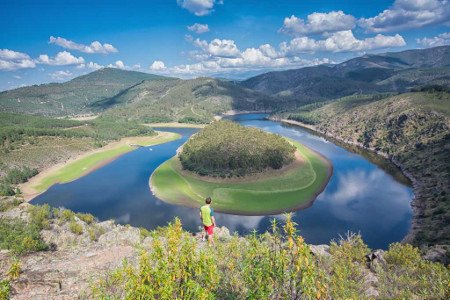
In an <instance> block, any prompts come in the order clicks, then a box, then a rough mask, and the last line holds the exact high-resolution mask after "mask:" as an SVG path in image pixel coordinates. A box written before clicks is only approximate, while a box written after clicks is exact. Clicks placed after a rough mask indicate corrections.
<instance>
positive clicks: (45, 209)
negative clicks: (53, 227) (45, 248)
mask: <svg viewBox="0 0 450 300" xmlns="http://www.w3.org/2000/svg"><path fill="white" fill-rule="evenodd" d="M28 212H29V213H30V217H31V223H32V224H33V225H35V226H36V227H37V228H39V230H42V229H48V228H49V227H50V219H51V218H52V217H53V211H52V209H51V208H50V206H49V205H48V204H44V205H33V206H31V207H30V208H29V210H28Z"/></svg>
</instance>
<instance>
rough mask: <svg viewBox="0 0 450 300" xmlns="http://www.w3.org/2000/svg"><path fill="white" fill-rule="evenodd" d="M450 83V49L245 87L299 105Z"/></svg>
mask: <svg viewBox="0 0 450 300" xmlns="http://www.w3.org/2000/svg"><path fill="white" fill-rule="evenodd" d="M449 81H450V46H442V47H435V48H430V49H418V50H408V51H403V52H389V53H384V54H377V55H373V54H372V55H364V56H361V57H357V58H354V59H351V60H348V61H345V62H343V63H340V64H337V65H321V66H315V67H307V68H301V69H295V70H287V71H279V72H269V73H265V74H262V75H259V76H255V77H252V78H249V79H248V80H245V81H243V82H242V83H241V85H242V86H244V87H247V88H250V89H254V90H256V91H260V92H263V93H267V94H270V95H279V96H282V97H287V98H289V100H291V101H294V102H296V103H299V104H302V103H303V104H304V103H305V102H306V103H308V102H316V101H323V100H327V99H333V98H339V97H343V96H348V95H352V94H356V93H359V94H370V93H374V92H381V93H382V92H405V91H408V90H410V89H411V88H414V87H417V86H421V85H426V84H442V83H445V84H448V83H449Z"/></svg>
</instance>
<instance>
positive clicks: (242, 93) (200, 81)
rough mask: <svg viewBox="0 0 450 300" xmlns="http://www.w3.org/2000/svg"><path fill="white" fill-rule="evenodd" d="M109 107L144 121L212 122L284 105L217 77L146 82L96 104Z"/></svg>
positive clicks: (109, 113)
mask: <svg viewBox="0 0 450 300" xmlns="http://www.w3.org/2000/svg"><path fill="white" fill-rule="evenodd" d="M94 105H96V106H103V105H106V106H109V107H112V106H114V108H112V109H109V110H107V111H106V112H105V113H104V115H106V116H111V117H114V118H118V119H127V120H130V119H132V120H140V121H144V122H167V121H178V122H184V123H186V122H189V123H209V122H210V121H211V120H213V117H214V116H215V115H218V114H220V113H223V112H225V111H228V110H232V109H236V110H271V109H274V108H277V107H278V108H282V107H283V106H284V103H283V102H282V101H280V99H278V98H276V97H273V96H269V95H265V94H262V93H260V92H257V91H253V90H250V89H246V88H243V87H241V86H239V85H237V84H235V83H232V82H228V81H222V80H218V79H213V78H207V77H202V78H197V79H191V80H181V79H178V80H171V81H168V80H165V81H161V80H159V81H155V80H153V81H144V82H142V83H141V84H139V85H136V86H134V87H132V88H130V89H129V90H127V91H126V93H123V94H120V95H118V96H116V97H113V98H110V99H108V100H106V101H100V102H98V103H95V104H94Z"/></svg>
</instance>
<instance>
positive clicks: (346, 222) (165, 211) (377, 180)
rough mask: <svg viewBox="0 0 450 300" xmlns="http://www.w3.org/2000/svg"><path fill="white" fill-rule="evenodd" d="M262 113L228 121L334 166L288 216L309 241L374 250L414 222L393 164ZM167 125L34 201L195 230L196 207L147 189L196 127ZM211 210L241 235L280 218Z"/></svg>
mask: <svg viewBox="0 0 450 300" xmlns="http://www.w3.org/2000/svg"><path fill="white" fill-rule="evenodd" d="M264 116H265V115H260V114H252V115H239V116H235V117H233V119H234V120H235V121H237V122H239V123H241V124H243V125H246V126H254V127H258V128H261V129H264V130H266V131H269V132H273V133H278V134H281V135H283V136H287V137H290V138H292V139H294V140H297V141H299V142H301V143H303V144H305V145H307V146H309V147H311V148H312V149H314V150H316V151H318V152H320V153H321V154H323V155H324V156H325V157H327V158H328V159H329V160H330V161H331V162H332V164H333V168H334V170H333V176H332V177H331V179H330V182H329V183H328V185H327V187H326V188H325V190H324V191H323V192H322V193H321V194H320V195H319V196H318V197H317V199H316V200H315V201H314V203H313V204H312V205H311V206H310V207H308V208H306V209H303V210H299V211H296V212H294V216H293V219H294V221H295V222H297V223H298V224H299V229H300V233H301V234H302V235H303V237H304V238H305V240H306V241H307V242H309V243H312V244H322V243H328V242H329V241H330V240H332V239H338V238H339V236H345V234H346V233H347V232H349V231H350V232H356V233H361V234H362V236H363V238H364V240H365V241H366V243H367V244H368V245H369V246H370V247H372V248H386V247H387V246H388V245H389V244H390V243H392V242H395V241H400V240H401V239H402V238H403V237H404V236H405V235H406V233H407V231H408V229H409V226H410V224H411V216H412V211H411V206H410V201H411V199H412V197H413V193H412V189H411V187H410V186H409V185H408V184H405V183H404V182H405V180H404V178H401V176H398V174H395V172H394V173H393V172H392V169H395V168H393V166H392V165H388V164H387V163H386V162H385V161H382V160H381V162H382V163H377V164H375V163H373V162H371V161H370V160H369V159H366V158H365V157H364V156H361V155H359V154H355V153H352V152H350V151H348V150H346V149H344V148H342V147H340V146H337V145H335V144H334V143H332V142H331V141H328V140H327V139H325V138H323V137H320V136H317V135H315V134H312V133H311V132H308V131H307V130H305V129H302V128H300V127H293V126H286V125H282V124H281V123H278V122H273V121H269V120H263V119H262V118H263V117H264ZM164 130H166V131H172V132H177V133H180V134H182V136H183V137H182V138H181V139H179V140H176V141H173V142H170V143H167V144H162V145H157V146H151V147H143V148H138V149H136V150H134V151H132V152H130V153H127V154H125V155H123V156H121V157H119V158H118V159H116V160H114V161H113V162H111V163H109V164H107V165H106V166H104V167H102V168H100V169H97V170H96V171H94V172H92V173H90V174H88V175H86V176H84V177H82V178H80V179H77V180H75V181H73V182H70V183H66V184H56V185H54V186H52V187H51V188H50V189H49V190H47V191H46V192H45V193H43V194H41V195H40V196H38V197H36V198H35V199H33V201H32V203H33V204H43V203H48V204H50V205H52V206H55V207H66V208H69V209H71V210H74V211H77V212H88V213H92V214H93V215H95V216H96V217H97V218H99V219H100V220H107V219H114V220H116V221H117V222H119V223H123V224H131V225H133V226H143V227H146V228H148V229H154V228H156V227H158V226H163V225H166V224H167V223H168V222H169V221H171V220H173V218H174V217H176V216H177V217H179V218H180V219H181V220H182V222H183V226H184V228H185V229H186V230H190V231H195V230H198V227H199V225H200V223H199V218H198V211H197V209H192V208H187V207H183V206H176V205H170V204H167V203H165V202H162V201H160V200H159V199H158V198H156V197H155V196H153V195H152V194H151V192H150V189H149V185H148V181H149V177H150V175H151V174H152V173H153V171H154V170H155V169H156V168H157V167H158V166H159V165H160V164H161V163H162V162H164V161H166V160H167V159H169V158H170V157H172V156H173V155H175V153H176V149H177V148H178V147H179V146H181V145H182V144H183V143H184V142H185V141H186V140H187V139H188V138H189V136H190V135H192V134H193V133H195V132H196V129H185V128H179V129H175V128H166V129H164ZM372 160H373V159H372ZM380 166H383V168H382V167H380ZM387 170H389V171H387ZM216 215H217V216H216V219H217V223H218V225H219V226H222V225H223V226H226V227H228V228H229V229H230V230H231V231H237V232H238V233H240V234H246V233H249V232H250V231H252V230H253V229H256V230H257V231H259V232H264V231H266V230H267V229H268V228H269V227H270V220H271V219H272V218H274V217H275V218H279V219H282V218H283V216H238V215H229V214H216Z"/></svg>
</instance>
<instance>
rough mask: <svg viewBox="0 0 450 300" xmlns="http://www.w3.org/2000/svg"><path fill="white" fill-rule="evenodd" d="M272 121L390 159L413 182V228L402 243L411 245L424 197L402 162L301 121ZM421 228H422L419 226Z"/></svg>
mask: <svg viewBox="0 0 450 300" xmlns="http://www.w3.org/2000/svg"><path fill="white" fill-rule="evenodd" d="M270 120H272V121H278V122H281V123H286V124H290V125H296V126H299V127H303V128H306V129H309V130H312V131H315V132H317V133H320V134H322V135H324V136H327V137H330V138H333V139H336V140H338V141H340V142H342V143H344V144H348V145H353V146H357V147H360V148H362V149H364V150H368V151H371V152H373V153H375V154H377V155H380V156H382V157H384V158H386V159H388V160H389V161H390V162H392V163H393V164H394V165H395V166H397V167H398V168H399V169H400V170H401V172H402V173H403V175H404V176H405V177H407V178H408V179H409V180H410V181H411V185H412V190H413V197H412V199H411V202H410V205H411V210H412V218H411V226H410V228H409V230H408V233H407V234H406V235H405V236H404V237H403V239H402V242H406V243H410V242H411V241H412V240H413V237H414V235H415V234H416V232H417V227H418V223H417V219H416V216H417V215H419V214H421V213H422V210H421V209H420V207H421V203H420V202H421V199H422V195H421V189H422V184H421V182H420V181H419V180H417V179H416V178H415V177H414V175H413V174H411V173H410V172H408V171H407V170H405V167H404V166H403V164H401V163H400V162H398V161H397V160H396V159H395V158H394V157H391V156H389V155H388V154H386V153H384V152H382V151H378V150H376V149H373V148H371V147H366V146H364V145H362V144H361V143H355V142H350V141H347V140H344V139H341V138H339V137H336V136H333V135H330V134H328V133H326V132H324V131H322V130H319V129H318V128H317V127H316V126H314V125H309V124H305V123H302V122H299V121H294V120H288V119H279V118H270ZM419 227H420V226H419Z"/></svg>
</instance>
